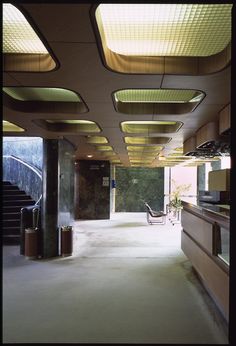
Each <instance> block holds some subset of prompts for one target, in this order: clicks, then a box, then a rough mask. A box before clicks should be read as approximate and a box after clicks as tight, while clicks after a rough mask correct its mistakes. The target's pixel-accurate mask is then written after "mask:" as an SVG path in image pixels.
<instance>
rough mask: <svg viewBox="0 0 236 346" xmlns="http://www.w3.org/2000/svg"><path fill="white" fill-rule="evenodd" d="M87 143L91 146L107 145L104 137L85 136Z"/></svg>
mask: <svg viewBox="0 0 236 346" xmlns="http://www.w3.org/2000/svg"><path fill="white" fill-rule="evenodd" d="M86 141H87V143H91V144H105V143H108V140H107V138H106V137H102V136H87V139H86Z"/></svg>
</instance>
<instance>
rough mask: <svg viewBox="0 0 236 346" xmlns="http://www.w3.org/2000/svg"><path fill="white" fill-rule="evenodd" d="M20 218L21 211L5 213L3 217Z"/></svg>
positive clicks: (9, 218)
mask: <svg viewBox="0 0 236 346" xmlns="http://www.w3.org/2000/svg"><path fill="white" fill-rule="evenodd" d="M18 218H20V212H15V213H3V214H2V219H3V220H14V219H18Z"/></svg>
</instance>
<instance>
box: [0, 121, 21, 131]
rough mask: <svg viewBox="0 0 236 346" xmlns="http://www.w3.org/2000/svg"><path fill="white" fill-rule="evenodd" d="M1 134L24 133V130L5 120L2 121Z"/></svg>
mask: <svg viewBox="0 0 236 346" xmlns="http://www.w3.org/2000/svg"><path fill="white" fill-rule="evenodd" d="M2 125H3V132H24V131H25V130H24V129H22V127H19V126H17V125H15V124H13V123H11V122H9V121H7V120H3V122H2Z"/></svg>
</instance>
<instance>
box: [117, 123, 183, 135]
mask: <svg viewBox="0 0 236 346" xmlns="http://www.w3.org/2000/svg"><path fill="white" fill-rule="evenodd" d="M182 125H183V123H182V122H180V121H162V120H161V121H124V122H122V123H121V130H122V131H123V132H125V133H140V134H154V133H172V132H177V131H178V130H179V129H180V127H181V126H182Z"/></svg>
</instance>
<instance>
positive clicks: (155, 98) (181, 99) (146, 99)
mask: <svg viewBox="0 0 236 346" xmlns="http://www.w3.org/2000/svg"><path fill="white" fill-rule="evenodd" d="M203 97H204V94H203V93H202V92H201V91H197V90H191V89H124V90H119V91H116V92H115V93H114V98H115V101H116V102H123V103H134V102H135V103H188V102H199V101H201V99H202V98H203Z"/></svg>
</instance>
